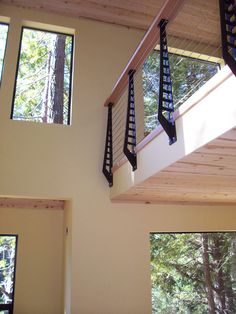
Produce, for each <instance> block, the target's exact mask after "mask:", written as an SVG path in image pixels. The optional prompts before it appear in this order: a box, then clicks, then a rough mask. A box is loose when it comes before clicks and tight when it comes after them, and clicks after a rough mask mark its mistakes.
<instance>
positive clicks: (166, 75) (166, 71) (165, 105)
mask: <svg viewBox="0 0 236 314" xmlns="http://www.w3.org/2000/svg"><path fill="white" fill-rule="evenodd" d="M167 23H168V21H167V20H161V22H160V24H159V28H160V83H159V84H160V85H159V106H158V120H159V122H160V124H161V125H162V127H163V129H164V130H165V132H166V133H167V135H168V136H169V143H170V145H171V144H173V143H175V142H176V140H177V136H176V128H175V121H174V118H173V112H174V103H173V95H172V83H171V75H170V63H169V54H168V49H167V36H166V25H167Z"/></svg>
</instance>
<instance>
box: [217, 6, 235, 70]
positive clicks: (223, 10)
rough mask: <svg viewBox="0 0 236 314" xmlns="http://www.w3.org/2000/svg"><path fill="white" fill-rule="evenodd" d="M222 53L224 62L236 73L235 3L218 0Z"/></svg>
mask: <svg viewBox="0 0 236 314" xmlns="http://www.w3.org/2000/svg"><path fill="white" fill-rule="evenodd" d="M220 19H221V40H222V54H223V58H224V60H225V63H226V64H228V66H229V67H230V69H231V71H232V72H233V73H234V75H236V3H235V1H234V0H220Z"/></svg>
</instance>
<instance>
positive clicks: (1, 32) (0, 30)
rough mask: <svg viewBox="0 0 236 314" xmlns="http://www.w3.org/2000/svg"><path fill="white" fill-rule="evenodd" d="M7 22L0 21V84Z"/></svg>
mask: <svg viewBox="0 0 236 314" xmlns="http://www.w3.org/2000/svg"><path fill="white" fill-rule="evenodd" d="M7 34H8V24H5V23H0V84H1V81H2V72H3V65H4V57H5V50H6V44H7Z"/></svg>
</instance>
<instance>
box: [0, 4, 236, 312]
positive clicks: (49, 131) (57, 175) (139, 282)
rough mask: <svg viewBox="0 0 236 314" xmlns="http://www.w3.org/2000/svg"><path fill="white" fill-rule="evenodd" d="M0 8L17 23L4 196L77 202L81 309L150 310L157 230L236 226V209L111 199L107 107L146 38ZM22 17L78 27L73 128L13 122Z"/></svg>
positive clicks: (2, 115) (5, 93)
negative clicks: (152, 241) (105, 162)
mask: <svg viewBox="0 0 236 314" xmlns="http://www.w3.org/2000/svg"><path fill="white" fill-rule="evenodd" d="M0 12H1V15H7V16H10V15H11V16H12V23H14V26H15V28H12V29H11V31H10V34H9V45H8V56H7V58H6V64H5V72H4V78H3V82H2V87H1V92H0V147H1V153H0V178H1V180H0V194H1V195H3V196H6V195H13V196H25V197H29V196H30V197H37V198H40V197H41V198H45V197H48V198H51V197H52V198H56V197H59V198H66V199H71V200H72V203H71V206H72V287H71V288H72V310H71V313H73V314H126V313H127V314H128V313H129V314H139V313H140V314H146V313H150V312H151V289H150V286H151V283H150V270H149V232H150V231H168V230H170V231H181V230H187V231H188V230H216V229H222V230H226V229H227V230H229V229H235V227H236V220H235V218H236V211H235V209H233V208H223V209H222V208H215V207H210V208H197V207H187V206H186V207H167V206H150V205H128V204H123V205H122V204H112V203H111V202H110V200H109V188H108V186H107V183H106V181H105V179H104V177H103V175H102V173H101V168H102V158H103V149H104V137H105V129H106V110H105V109H104V108H103V102H104V100H105V99H106V98H107V96H108V94H109V92H110V91H111V89H112V86H113V84H114V83H115V80H116V79H117V78H118V76H119V74H120V73H121V71H122V68H123V67H124V65H125V64H126V62H127V61H128V58H129V57H130V56H131V54H132V52H133V50H134V49H135V47H136V45H137V44H138V42H139V40H140V39H141V37H142V35H143V34H142V33H141V32H139V31H136V30H131V29H127V28H122V27H116V26H112V25H108V24H103V23H98V22H93V21H88V20H74V19H69V18H64V17H63V18H61V17H58V16H53V15H46V14H45V15H42V14H41V13H38V12H31V11H26V10H25V11H24V10H19V9H11V8H9V7H7V6H3V5H0ZM21 18H23V19H25V20H35V19H36V20H38V21H40V22H45V23H52V24H56V25H62V26H63V25H65V26H67V27H69V28H70V27H71V28H74V29H75V30H76V46H75V50H76V51H75V52H76V53H75V58H76V64H75V67H74V90H73V108H72V112H73V119H72V126H62V125H42V124H35V123H30V122H19V121H10V120H9V115H10V108H11V99H12V89H13V82H14V72H15V62H16V57H17V47H18V40H19V30H17V29H16V26H17V23H18V25H19V24H20V19H21ZM32 314H34V313H33V312H32ZM47 314H52V313H47Z"/></svg>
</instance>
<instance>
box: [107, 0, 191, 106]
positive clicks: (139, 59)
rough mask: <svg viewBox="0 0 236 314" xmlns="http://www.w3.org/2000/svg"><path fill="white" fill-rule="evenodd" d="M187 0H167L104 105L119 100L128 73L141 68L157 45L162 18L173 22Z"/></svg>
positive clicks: (126, 81)
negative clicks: (158, 27)
mask: <svg viewBox="0 0 236 314" xmlns="http://www.w3.org/2000/svg"><path fill="white" fill-rule="evenodd" d="M185 1H186V0H166V2H165V4H164V5H163V7H162V8H161V10H160V11H159V12H158V14H157V15H156V17H155V19H154V21H153V23H152V24H151V26H150V27H149V29H148V31H147V32H146V34H145V36H144V37H143V39H142V41H141V42H140V44H139V45H138V47H137V48H136V50H135V52H134V54H133V56H132V57H131V59H130V60H129V62H128V64H127V65H126V67H125V69H124V71H123V72H122V74H121V76H120V78H119V79H118V81H117V83H116V84H115V86H114V88H113V90H112V92H111V95H110V97H109V98H108V99H107V100H106V101H105V104H104V106H105V107H107V106H108V105H109V104H110V103H113V104H114V105H115V104H116V102H117V101H118V99H119V97H120V95H121V94H122V92H123V91H124V89H125V88H126V87H127V84H128V73H129V71H130V70H135V71H138V70H139V68H140V67H141V66H142V65H143V63H144V61H145V60H146V58H147V57H148V55H149V54H150V52H151V51H152V50H153V48H154V47H155V46H156V44H157V43H158V41H159V32H158V31H157V26H158V25H159V23H160V21H161V20H162V19H166V20H168V21H169V23H171V22H172V21H173V20H174V18H175V17H176V15H177V14H178V12H179V11H180V10H181V8H182V7H183V5H184V3H185Z"/></svg>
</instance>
